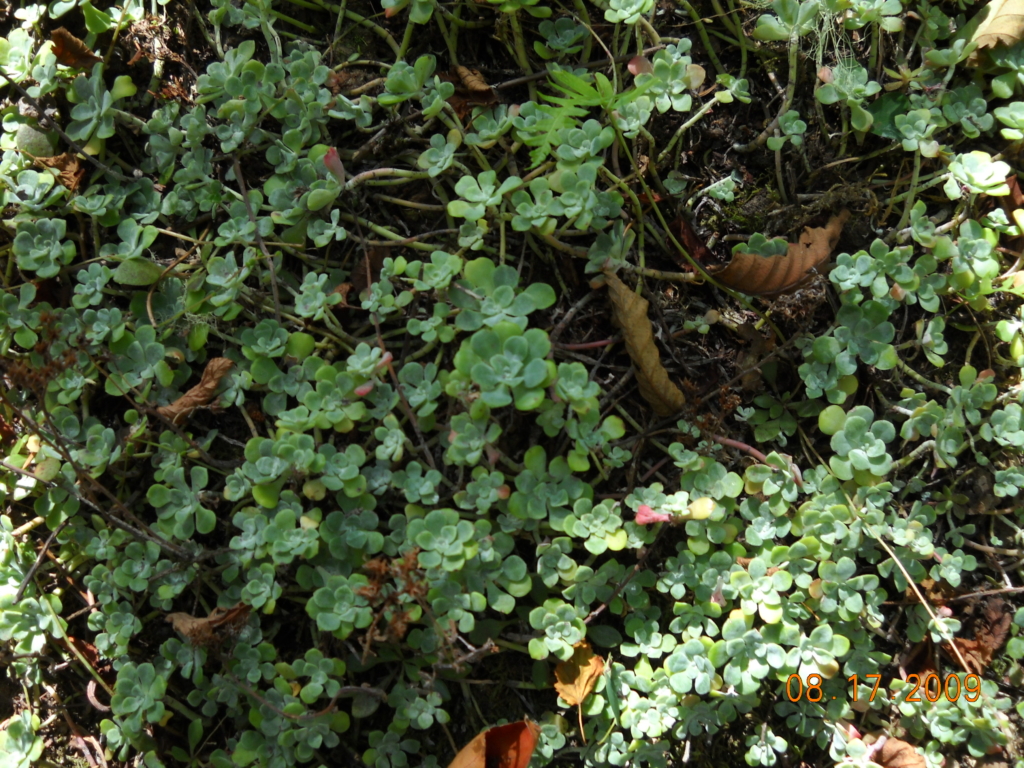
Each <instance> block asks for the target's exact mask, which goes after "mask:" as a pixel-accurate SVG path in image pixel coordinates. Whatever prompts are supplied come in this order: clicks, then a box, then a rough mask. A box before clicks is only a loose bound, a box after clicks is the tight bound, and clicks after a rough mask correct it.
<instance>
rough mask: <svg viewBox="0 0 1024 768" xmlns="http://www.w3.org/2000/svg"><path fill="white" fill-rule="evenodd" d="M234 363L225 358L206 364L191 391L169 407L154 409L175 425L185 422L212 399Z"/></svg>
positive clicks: (217, 358) (216, 358)
mask: <svg viewBox="0 0 1024 768" xmlns="http://www.w3.org/2000/svg"><path fill="white" fill-rule="evenodd" d="M234 364H235V363H234V361H233V360H231V359H229V358H227V357H215V358H213V359H212V360H210V361H209V362H208V363H207V364H206V369H205V370H204V371H203V378H202V379H200V380H199V383H198V384H196V385H195V386H194V387H192V389H190V390H189V391H188V392H186V393H185V394H184V395H182V396H181V397H179V398H178V399H177V400H175V401H174V402H173V403H171V404H170V405H164V406H162V407H160V408H157V409H156V412H157V413H159V414H160V415H161V416H163V417H164V418H167V419H170V420H171V421H172V422H174V423H175V424H181V423H182V422H184V421H185V419H187V418H188V417H189V416H190V415H191V414H192V411H194V410H195V409H196V408H200V407H202V406H204V405H206V404H207V403H208V402H210V401H211V400H212V399H213V395H214V393H215V392H216V391H217V385H218V384H220V380H221V379H223V378H224V376H226V375H227V372H228V371H229V370H231V366H233V365H234Z"/></svg>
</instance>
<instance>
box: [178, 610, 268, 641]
mask: <svg viewBox="0 0 1024 768" xmlns="http://www.w3.org/2000/svg"><path fill="white" fill-rule="evenodd" d="M251 610H252V609H251V608H250V607H249V606H248V605H246V604H245V603H238V604H236V605H233V606H232V607H230V608H219V607H218V608H214V609H213V610H212V611H210V615H209V616H207V617H206V618H199V617H197V616H192V615H191V614H188V613H169V614H167V617H166V621H167V622H168V623H170V624H171V625H172V626H173V627H174V629H175V630H176V631H178V632H179V633H181V634H182V635H184V636H185V639H186V640H188V641H189V642H190V643H191V644H192V645H198V646H203V647H209V646H211V645H219V644H220V643H222V642H224V641H225V640H228V639H230V638H232V637H234V636H235V635H237V634H238V633H239V632H241V631H242V627H244V626H245V623H246V622H247V621H248V620H249V612H250V611H251Z"/></svg>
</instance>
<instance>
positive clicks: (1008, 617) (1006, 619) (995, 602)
mask: <svg viewBox="0 0 1024 768" xmlns="http://www.w3.org/2000/svg"><path fill="white" fill-rule="evenodd" d="M1012 622H1013V612H1012V611H1011V610H1009V609H1008V608H1007V605H1006V603H1005V602H1004V601H1003V600H1002V599H1000V598H998V597H997V598H994V599H992V600H989V602H988V603H987V604H986V605H985V611H984V614H983V621H981V622H979V624H978V626H977V628H976V629H975V631H974V638H975V640H977V641H978V642H979V643H980V644H981V646H982V647H983V648H984V649H985V651H986V652H987V653H988V655H989V661H991V660H992V657H994V656H995V653H996V651H998V650H999V649H1000V648H1002V647H1003V644H1004V643H1005V642H1006V641H1007V640H1008V639H1009V637H1010V624H1011V623H1012Z"/></svg>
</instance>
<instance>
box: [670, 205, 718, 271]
mask: <svg viewBox="0 0 1024 768" xmlns="http://www.w3.org/2000/svg"><path fill="white" fill-rule="evenodd" d="M672 228H673V229H674V230H675V234H676V237H677V238H679V242H680V243H682V245H683V247H684V248H685V249H686V252H687V253H688V254H690V257H691V258H692V259H693V260H694V261H696V262H697V263H698V264H700V265H701V266H703V267H704V268H705V269H707V268H708V267H709V266H712V265H714V264H716V263H717V260H716V259H715V255H714V254H713V253H712V252H711V249H710V248H708V247H707V245H705V244H704V240H703V239H701V237H700V235H698V234H697V233H696V232H695V231H694V230H693V227H692V226H690V222H688V221H687V220H686V219H685V218H683V217H682V216H680V217H679V218H678V219H676V220H675V221H674V222H672ZM676 263H677V264H678V265H679V267H680V269H682V270H684V271H686V272H692V271H693V265H692V264H691V263H690V262H689V261H688V260H687V259H685V258H683V257H682V256H681V255H680V257H679V258H678V259H676Z"/></svg>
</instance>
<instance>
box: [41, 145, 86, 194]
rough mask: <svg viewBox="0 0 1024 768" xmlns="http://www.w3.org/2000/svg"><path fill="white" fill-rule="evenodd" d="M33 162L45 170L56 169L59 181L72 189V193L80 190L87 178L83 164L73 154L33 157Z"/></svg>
mask: <svg viewBox="0 0 1024 768" xmlns="http://www.w3.org/2000/svg"><path fill="white" fill-rule="evenodd" d="M32 160H33V161H34V162H35V163H37V164H38V165H41V166H42V167H43V168H54V169H56V170H57V174H58V175H57V181H59V182H60V183H61V184H63V185H64V186H65V187H67V188H68V189H70V190H71V191H72V192H74V191H76V190H77V189H78V185H79V184H81V183H82V179H83V178H85V169H84V168H83V167H82V162H81V161H80V160H79V159H78V156H77V155H75V154H74V153H73V152H65V153H64V154H62V155H54V156H53V157H33V158H32Z"/></svg>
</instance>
